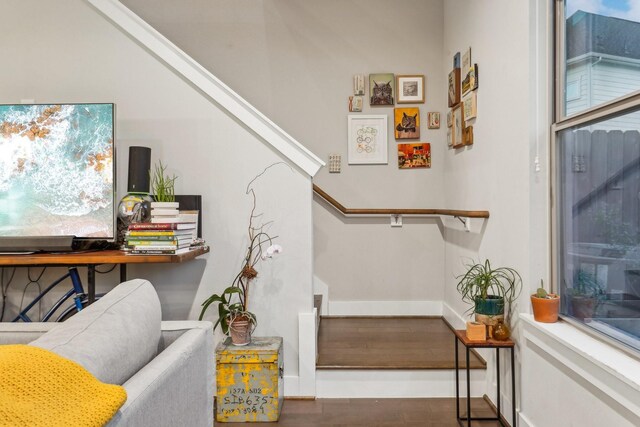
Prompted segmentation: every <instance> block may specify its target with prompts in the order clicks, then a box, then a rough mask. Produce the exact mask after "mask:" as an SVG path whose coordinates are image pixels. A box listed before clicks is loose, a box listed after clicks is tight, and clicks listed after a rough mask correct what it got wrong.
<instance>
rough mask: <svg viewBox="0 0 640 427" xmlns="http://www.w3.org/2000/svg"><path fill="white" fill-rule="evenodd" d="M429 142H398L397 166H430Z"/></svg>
mask: <svg viewBox="0 0 640 427" xmlns="http://www.w3.org/2000/svg"><path fill="white" fill-rule="evenodd" d="M430 167H431V144H430V143H428V142H418V143H415V144H398V168H399V169H414V168H430Z"/></svg>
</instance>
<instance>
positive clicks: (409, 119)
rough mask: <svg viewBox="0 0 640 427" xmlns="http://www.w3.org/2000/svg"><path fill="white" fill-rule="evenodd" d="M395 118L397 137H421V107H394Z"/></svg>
mask: <svg viewBox="0 0 640 427" xmlns="http://www.w3.org/2000/svg"><path fill="white" fill-rule="evenodd" d="M393 118H394V120H393V125H394V129H395V137H396V139H416V138H420V109H419V108H394V109H393Z"/></svg>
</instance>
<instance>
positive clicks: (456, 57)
mask: <svg viewBox="0 0 640 427" xmlns="http://www.w3.org/2000/svg"><path fill="white" fill-rule="evenodd" d="M453 68H454V69H455V68H460V52H456V54H455V55H453Z"/></svg>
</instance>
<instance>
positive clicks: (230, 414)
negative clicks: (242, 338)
mask: <svg viewBox="0 0 640 427" xmlns="http://www.w3.org/2000/svg"><path fill="white" fill-rule="evenodd" d="M283 372H284V366H283V359H282V337H262V338H258V337H257V338H253V339H252V340H251V343H250V344H249V345H246V346H242V347H237V346H234V345H233V344H231V338H227V339H226V340H225V341H224V342H221V343H220V344H218V347H217V348H216V386H217V405H216V421H218V422H252V421H254V422H265V421H278V418H279V417H280V412H281V411H282V402H283V400H284V395H283V388H284V384H283V379H282V376H283Z"/></svg>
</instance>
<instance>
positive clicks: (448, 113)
mask: <svg viewBox="0 0 640 427" xmlns="http://www.w3.org/2000/svg"><path fill="white" fill-rule="evenodd" d="M447 127H448V128H450V127H451V110H449V111H447Z"/></svg>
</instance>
